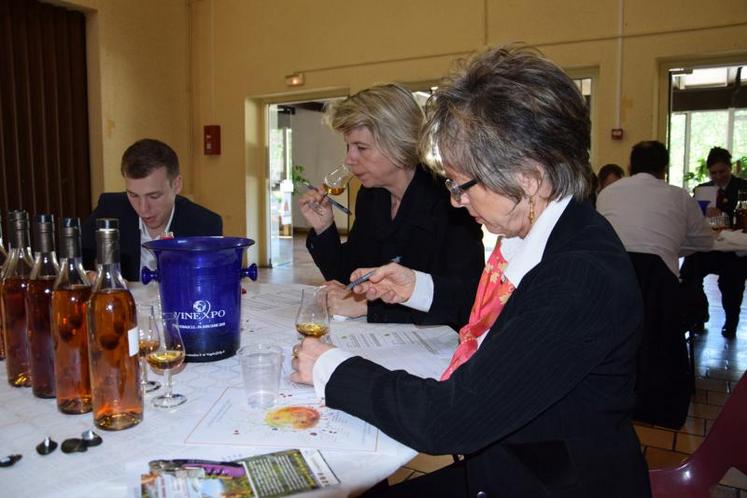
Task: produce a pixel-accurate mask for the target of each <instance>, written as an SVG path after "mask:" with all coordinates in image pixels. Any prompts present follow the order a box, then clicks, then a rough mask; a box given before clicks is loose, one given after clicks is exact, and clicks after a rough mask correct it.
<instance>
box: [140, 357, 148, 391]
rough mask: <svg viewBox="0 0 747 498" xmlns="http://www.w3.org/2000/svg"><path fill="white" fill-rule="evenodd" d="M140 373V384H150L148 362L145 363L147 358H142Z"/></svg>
mask: <svg viewBox="0 0 747 498" xmlns="http://www.w3.org/2000/svg"><path fill="white" fill-rule="evenodd" d="M140 371H141V372H142V375H141V377H140V378H141V380H140V383H141V384H143V385H145V384H147V383H148V362H147V361H145V356H141V357H140Z"/></svg>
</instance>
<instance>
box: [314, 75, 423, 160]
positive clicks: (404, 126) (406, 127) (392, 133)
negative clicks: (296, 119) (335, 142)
mask: <svg viewBox="0 0 747 498" xmlns="http://www.w3.org/2000/svg"><path fill="white" fill-rule="evenodd" d="M324 114H325V116H324V121H325V123H326V124H327V125H328V126H329V127H331V128H332V129H333V130H335V131H338V132H340V133H343V134H345V133H348V132H350V131H352V130H354V129H356V128H360V127H365V128H366V129H368V131H370V132H371V134H372V135H373V137H374V140H375V141H376V146H377V147H378V148H379V149H380V150H381V152H382V153H383V154H384V155H385V156H386V157H387V158H388V159H389V160H390V161H392V162H393V163H394V164H395V165H396V166H398V167H400V168H414V167H415V166H416V165H417V164H418V162H419V158H418V138H419V135H420V130H421V128H422V126H423V111H422V109H421V108H420V106H419V105H418V103H417V102H416V101H415V99H414V98H413V96H412V93H410V91H409V90H407V89H406V88H404V87H402V86H400V85H397V84H388V85H377V86H373V87H371V88H368V89H366V90H362V91H360V92H358V93H356V94H355V95H351V96H350V97H348V98H346V99H345V100H341V101H338V102H331V103H330V104H328V105H327V107H326V108H325V111H324Z"/></svg>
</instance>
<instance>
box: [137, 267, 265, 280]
mask: <svg viewBox="0 0 747 498" xmlns="http://www.w3.org/2000/svg"><path fill="white" fill-rule="evenodd" d="M143 271H145V268H143ZM247 277H249V278H250V279H252V281H255V282H256V281H257V264H256V263H252V264H250V265H249V267H248V268H242V269H241V278H247Z"/></svg>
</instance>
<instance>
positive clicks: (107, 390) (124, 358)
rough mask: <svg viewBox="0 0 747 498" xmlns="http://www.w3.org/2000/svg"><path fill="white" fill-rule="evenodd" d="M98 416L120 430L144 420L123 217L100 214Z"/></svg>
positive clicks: (94, 294) (92, 309) (93, 320)
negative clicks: (124, 264)
mask: <svg viewBox="0 0 747 498" xmlns="http://www.w3.org/2000/svg"><path fill="white" fill-rule="evenodd" d="M87 306H88V309H87V314H88V357H89V367H90V370H91V394H92V402H93V422H94V424H96V427H98V428H100V429H105V430H113V431H116V430H121V429H127V428H129V427H132V426H134V425H136V424H138V423H140V421H141V420H143V393H142V390H141V389H140V362H139V361H138V339H139V334H138V329H137V322H136V319H135V300H134V299H133V298H132V294H130V291H128V290H127V285H126V283H125V280H124V278H122V273H121V270H120V265H119V223H118V220H116V219H112V218H100V219H98V220H96V279H95V281H94V283H93V287H92V289H91V298H90V300H89V301H88V305H87Z"/></svg>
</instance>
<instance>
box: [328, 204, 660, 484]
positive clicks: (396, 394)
mask: <svg viewBox="0 0 747 498" xmlns="http://www.w3.org/2000/svg"><path fill="white" fill-rule="evenodd" d="M641 320H642V303H641V295H640V292H639V290H638V283H637V281H636V275H635V273H634V271H633V268H632V265H631V263H630V259H629V258H628V255H627V253H626V252H625V249H624V248H623V245H622V243H621V242H620V240H619V239H618V238H617V235H616V234H615V232H614V230H613V229H612V227H611V226H610V225H609V223H608V222H607V221H606V220H605V219H604V218H603V217H602V216H600V215H599V214H597V213H596V211H595V210H594V209H593V208H592V206H591V204H590V203H582V204H580V203H577V202H575V201H571V203H570V204H569V205H568V207H567V208H566V210H565V212H564V213H563V215H562V216H561V217H560V219H559V221H558V223H557V224H556V225H555V228H554V229H553V231H552V234H551V236H550V238H549V240H548V242H547V246H546V248H545V252H544V254H543V258H542V261H541V262H540V263H539V264H538V265H537V266H536V267H535V268H533V269H532V270H531V271H530V272H528V273H527V274H526V275H525V276H524V278H523V280H522V281H521V284H520V285H519V286H518V288H517V289H516V291H515V292H514V294H513V295H512V296H511V298H510V299H509V301H508V302H507V303H506V306H505V308H504V309H503V312H502V313H501V315H500V316H499V317H498V319H497V320H496V323H495V324H494V325H493V327H492V328H491V330H490V331H489V332H488V334H487V336H486V337H485V340H484V341H483V343H482V345H481V346H480V348H479V349H478V350H477V352H476V353H475V355H474V356H473V357H472V358H471V359H470V360H469V361H468V362H467V363H465V364H464V365H462V366H461V367H460V368H458V369H457V370H456V371H455V372H454V374H453V375H452V376H451V378H450V379H449V380H447V381H444V382H439V381H436V380H433V379H422V378H420V377H416V376H413V375H410V374H408V373H407V372H405V371H401V370H399V371H389V370H387V369H385V368H383V367H381V366H379V365H376V364H375V363H372V362H370V361H367V360H365V359H363V358H360V357H354V358H350V359H348V360H346V361H345V362H343V363H342V364H341V365H340V366H339V367H338V368H337V369H336V370H335V371H334V373H333V374H332V377H331V378H330V381H329V383H328V384H327V386H326V392H325V394H326V404H327V406H329V407H331V408H337V409H341V410H344V411H346V412H348V413H351V414H352V415H355V416H357V417H359V418H361V419H363V420H366V421H368V422H370V423H372V424H373V425H375V426H376V427H378V428H380V429H381V430H383V431H384V432H386V433H387V434H388V435H390V436H391V437H393V438H394V439H396V440H398V441H400V442H402V443H404V444H406V445H408V446H410V447H412V448H414V449H415V450H417V451H421V452H425V453H430V454H449V453H457V454H463V455H465V463H464V467H465V473H464V475H465V481H466V482H465V483H464V489H465V490H466V493H465V494H464V496H470V497H474V496H476V495H477V496H500V497H505V498H512V497H517V498H518V497H521V498H526V497H531V498H539V497H553V498H559V497H563V498H566V497H568V498H570V497H573V498H579V497H589V498H597V497H602V496H604V497H607V496H609V497H614V498H645V497H649V496H650V489H649V483H648V472H647V468H646V463H645V461H644V459H643V457H642V455H641V450H640V443H639V441H638V438H637V436H636V434H635V432H634V431H633V426H632V423H631V420H630V413H631V410H632V408H633V402H634V398H633V384H634V377H635V355H636V349H637V346H638V342H639V338H640V326H641ZM416 482H417V479H416V480H414V481H413V485H415V483H416ZM431 483H432V485H431V487H430V489H428V490H421V491H424V492H427V494H420V495H419V496H445V492H444V491H443V490H444V489H447V488H448V486H443V487H441V486H439V484H438V483H437V482H433V480H431ZM480 491H483V492H485V493H486V494H485V495H479V494H477V493H479V492H480ZM451 496H453V495H451Z"/></svg>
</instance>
